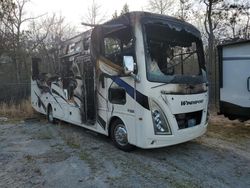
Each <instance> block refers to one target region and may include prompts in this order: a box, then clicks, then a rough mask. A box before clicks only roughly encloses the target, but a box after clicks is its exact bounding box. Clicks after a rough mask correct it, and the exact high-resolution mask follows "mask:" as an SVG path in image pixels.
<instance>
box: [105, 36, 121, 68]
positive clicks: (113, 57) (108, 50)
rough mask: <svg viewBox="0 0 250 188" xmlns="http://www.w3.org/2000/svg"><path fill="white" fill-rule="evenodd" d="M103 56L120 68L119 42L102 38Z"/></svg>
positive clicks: (115, 39) (109, 38) (118, 40)
mask: <svg viewBox="0 0 250 188" xmlns="http://www.w3.org/2000/svg"><path fill="white" fill-rule="evenodd" d="M104 53H105V54H104V56H105V57H106V58H107V59H109V60H110V61H112V62H113V63H115V64H117V65H119V66H122V49H121V41H120V39H117V38H111V37H107V38H104Z"/></svg>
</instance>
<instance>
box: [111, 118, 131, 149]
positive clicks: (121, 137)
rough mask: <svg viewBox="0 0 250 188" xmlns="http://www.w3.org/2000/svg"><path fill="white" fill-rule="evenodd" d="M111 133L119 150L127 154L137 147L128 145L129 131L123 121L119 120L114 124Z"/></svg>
mask: <svg viewBox="0 0 250 188" xmlns="http://www.w3.org/2000/svg"><path fill="white" fill-rule="evenodd" d="M110 133H111V134H110V136H111V139H112V141H113V143H114V145H115V146H116V147H117V148H118V149H120V150H123V151H126V152H128V151H132V150H134V149H135V146H133V145H131V144H129V143H128V134H127V129H126V127H125V125H124V123H123V122H122V121H121V120H119V119H117V120H115V121H114V122H113V123H112V125H111V132H110Z"/></svg>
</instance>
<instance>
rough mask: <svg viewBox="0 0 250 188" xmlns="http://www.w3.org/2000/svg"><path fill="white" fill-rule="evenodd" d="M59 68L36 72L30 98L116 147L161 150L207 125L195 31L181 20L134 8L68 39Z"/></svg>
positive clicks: (198, 40) (42, 110) (36, 63)
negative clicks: (56, 71) (50, 72)
mask: <svg viewBox="0 0 250 188" xmlns="http://www.w3.org/2000/svg"><path fill="white" fill-rule="evenodd" d="M60 59H61V67H62V68H61V71H60V72H61V73H60V75H57V76H53V77H49V76H47V75H46V74H45V73H40V72H39V68H38V66H39V59H37V58H34V59H33V65H32V69H33V71H32V81H31V82H32V84H31V86H32V88H31V101H32V106H33V108H34V109H35V110H36V111H38V112H40V113H43V114H45V115H47V117H48V120H49V121H50V122H53V121H54V119H55V118H56V119H60V120H63V121H66V122H70V123H72V124H75V125H79V126H82V127H85V128H87V129H90V130H93V131H96V132H98V133H101V134H104V135H107V136H110V137H111V139H112V141H113V142H114V144H115V146H116V147H118V148H120V149H122V150H125V151H129V150H131V149H132V148H133V147H134V146H137V147H140V148H158V147H164V146H169V145H173V144H178V143H182V142H186V141H189V140H191V139H194V138H197V137H199V136H201V135H202V134H204V133H205V131H206V128H207V123H208V122H207V108H208V87H207V78H206V69H205V61H204V53H203V45H202V41H201V35H200V32H199V31H198V30H197V29H196V28H195V27H194V26H192V25H190V24H188V23H186V22H183V21H181V20H178V19H175V18H172V17H168V16H163V15H158V14H151V13H147V12H131V13H127V14H125V15H122V16H120V17H118V18H116V19H113V20H111V21H109V22H107V23H105V24H102V25H97V26H96V27H94V28H93V30H90V31H87V32H85V33H82V34H80V35H78V36H76V37H74V38H72V39H69V40H67V41H65V42H64V43H63V44H62V48H61V57H60Z"/></svg>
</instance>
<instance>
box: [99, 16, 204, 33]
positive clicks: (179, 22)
mask: <svg viewBox="0 0 250 188" xmlns="http://www.w3.org/2000/svg"><path fill="white" fill-rule="evenodd" d="M136 18H139V19H140V20H143V21H144V22H145V23H150V22H152V21H155V20H157V23H158V21H159V22H165V23H173V24H177V25H182V26H183V27H185V28H189V30H190V31H191V32H192V33H194V34H196V35H198V36H199V35H200V32H199V30H198V29H197V28H196V27H195V26H193V25H192V24H190V23H188V22H185V21H183V20H180V19H177V18H175V17H171V16H167V15H162V14H155V13H150V12H144V11H134V12H128V13H126V14H123V15H121V16H119V17H117V18H115V19H112V20H110V21H107V22H105V23H104V24H102V25H112V24H124V25H129V24H131V22H132V21H133V20H135V19H136Z"/></svg>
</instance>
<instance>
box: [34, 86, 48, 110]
mask: <svg viewBox="0 0 250 188" xmlns="http://www.w3.org/2000/svg"><path fill="white" fill-rule="evenodd" d="M34 93H35V94H36V96H37V99H38V104H39V103H40V104H41V105H42V107H43V110H44V111H45V112H46V106H45V104H44V103H43V101H42V100H41V98H40V97H39V96H38V94H37V93H36V92H35V91H34Z"/></svg>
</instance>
